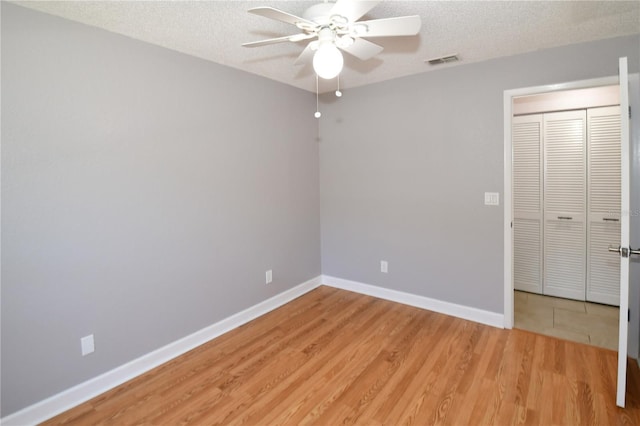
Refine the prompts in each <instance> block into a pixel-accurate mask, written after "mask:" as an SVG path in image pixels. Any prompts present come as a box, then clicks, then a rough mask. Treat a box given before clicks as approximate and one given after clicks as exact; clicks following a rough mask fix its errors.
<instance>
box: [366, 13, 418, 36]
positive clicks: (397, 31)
mask: <svg viewBox="0 0 640 426" xmlns="http://www.w3.org/2000/svg"><path fill="white" fill-rule="evenodd" d="M421 25H422V20H421V19H420V16H418V15H414V16H399V17H397V18H386V19H374V20H371V21H360V22H355V23H354V24H353V29H354V31H355V33H356V34H357V35H358V36H359V37H393V36H411V35H416V34H418V32H420V26H421Z"/></svg>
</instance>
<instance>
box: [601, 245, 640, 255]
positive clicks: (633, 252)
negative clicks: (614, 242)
mask: <svg viewBox="0 0 640 426" xmlns="http://www.w3.org/2000/svg"><path fill="white" fill-rule="evenodd" d="M609 251H610V252H612V253H620V256H622V257H629V256H631V255H636V256H640V249H636V250H634V249H632V248H627V247H620V246H618V247H616V246H609Z"/></svg>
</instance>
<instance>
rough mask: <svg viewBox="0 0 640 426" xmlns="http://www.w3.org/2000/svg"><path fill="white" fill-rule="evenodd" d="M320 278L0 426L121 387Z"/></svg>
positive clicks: (43, 416) (38, 418)
mask: <svg viewBox="0 0 640 426" xmlns="http://www.w3.org/2000/svg"><path fill="white" fill-rule="evenodd" d="M320 278H321V277H320V276H318V277H315V278H313V279H311V280H309V281H307V282H304V283H302V284H300V285H298V286H296V287H294V288H292V289H289V290H287V291H284V292H282V293H280V294H277V295H275V296H273V297H272V298H270V299H267V300H265V301H264V302H260V303H258V304H257V305H254V306H252V307H250V308H248V309H245V310H244V311H241V312H238V313H237V314H234V315H232V316H230V317H227V318H225V319H223V320H221V321H219V322H217V323H215V324H212V325H210V326H208V327H206V328H203V329H202V330H199V331H196V332H195V333H193V334H190V335H189V336H186V337H183V338H182V339H179V340H176V341H175V342H172V343H169V344H168V345H166V346H163V347H161V348H160V349H157V350H155V351H153V352H150V353H148V354H146V355H143V356H141V357H140V358H137V359H134V360H133V361H130V362H128V363H126V364H124V365H121V366H120V367H117V368H115V369H113V370H111V371H107V372H106V373H104V374H101V375H99V376H97V377H94V378H93V379H90V380H87V381H86V382H84V383H80V384H79V385H76V386H74V387H72V388H70V389H67V390H65V391H63V392H61V393H59V394H57V395H54V396H52V397H49V398H47V399H45V400H43V401H40V402H38V403H36V404H33V405H31V406H29V407H26V408H24V409H22V410H20V411H18V412H16V413H13V414H11V415H9V416H6V417H4V418H3V419H1V420H0V424H2V425H6V426H10V425H21V426H22V425H32V424H37V423H41V422H43V421H45V420H47V419H50V418H51V417H53V416H55V415H57V414H60V413H62V412H64V411H66V410H68V409H70V408H73V407H75V406H76V405H79V404H81V403H83V402H85V401H88V400H89V399H91V398H93V397H95V396H98V395H100V394H102V393H104V392H106V391H108V390H110V389H113V388H114V387H116V386H118V385H121V384H122V383H124V382H127V381H128V380H131V379H133V378H135V377H137V376H139V375H141V374H143V373H145V372H147V371H149V370H151V369H153V368H155V367H157V366H159V365H161V364H164V363H165V362H167V361H170V360H172V359H173V358H176V357H178V356H180V355H182V354H184V353H186V352H188V351H190V350H191V349H193V348H195V347H197V346H200V345H202V344H204V343H206V342H208V341H210V340H211V339H214V338H216V337H218V336H220V335H222V334H224V333H226V332H228V331H231V330H233V329H234V328H237V327H239V326H241V325H243V324H245V323H247V322H249V321H251V320H253V319H255V318H257V317H259V316H261V315H264V314H266V313H267V312H270V311H272V310H274V309H276V308H279V307H280V306H282V305H284V304H286V303H288V302H290V301H291V300H293V299H295V298H297V297H299V296H302V295H303V294H305V293H307V292H309V291H311V290H313V289H314V288H316V287H318V286H320V284H321V279H320Z"/></svg>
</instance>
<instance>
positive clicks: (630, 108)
mask: <svg viewBox="0 0 640 426" xmlns="http://www.w3.org/2000/svg"><path fill="white" fill-rule="evenodd" d="M629 118H631V105H629Z"/></svg>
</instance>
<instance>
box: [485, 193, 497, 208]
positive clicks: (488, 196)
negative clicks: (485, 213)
mask: <svg viewBox="0 0 640 426" xmlns="http://www.w3.org/2000/svg"><path fill="white" fill-rule="evenodd" d="M484 205H485V206H499V205H500V193H499V192H485V193H484Z"/></svg>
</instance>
